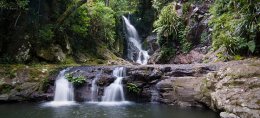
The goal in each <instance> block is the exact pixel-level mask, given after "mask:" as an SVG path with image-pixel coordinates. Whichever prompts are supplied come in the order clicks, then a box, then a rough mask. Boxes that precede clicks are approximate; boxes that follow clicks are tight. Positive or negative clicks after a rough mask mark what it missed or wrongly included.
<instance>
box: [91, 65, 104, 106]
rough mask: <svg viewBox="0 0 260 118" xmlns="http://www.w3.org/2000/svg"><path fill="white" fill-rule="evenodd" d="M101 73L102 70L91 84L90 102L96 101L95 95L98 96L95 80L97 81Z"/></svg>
mask: <svg viewBox="0 0 260 118" xmlns="http://www.w3.org/2000/svg"><path fill="white" fill-rule="evenodd" d="M101 73H102V70H101V71H100V73H99V74H97V75H96V76H95V78H94V79H93V80H92V82H91V102H95V101H97V94H98V86H97V80H98V79H99V76H100V74H101Z"/></svg>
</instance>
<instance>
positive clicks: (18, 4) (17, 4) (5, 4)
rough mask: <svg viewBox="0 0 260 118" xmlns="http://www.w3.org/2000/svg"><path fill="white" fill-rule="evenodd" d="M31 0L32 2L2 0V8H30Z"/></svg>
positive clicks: (0, 6) (26, 0)
mask: <svg viewBox="0 0 260 118" xmlns="http://www.w3.org/2000/svg"><path fill="white" fill-rule="evenodd" d="M29 2H30V1H29V0H12V1H8V0H1V1H0V9H7V10H14V9H16V10H18V9H22V10H28V4H29Z"/></svg>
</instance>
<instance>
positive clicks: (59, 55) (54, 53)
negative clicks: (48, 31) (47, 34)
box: [36, 45, 66, 62]
mask: <svg viewBox="0 0 260 118" xmlns="http://www.w3.org/2000/svg"><path fill="white" fill-rule="evenodd" d="M36 55H37V56H38V57H40V58H42V59H44V60H46V61H50V62H63V61H65V58H66V54H64V52H63V51H62V49H61V47H60V46H59V45H51V46H50V47H48V48H40V49H37V51H36Z"/></svg>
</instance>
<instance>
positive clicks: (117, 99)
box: [101, 67, 127, 105]
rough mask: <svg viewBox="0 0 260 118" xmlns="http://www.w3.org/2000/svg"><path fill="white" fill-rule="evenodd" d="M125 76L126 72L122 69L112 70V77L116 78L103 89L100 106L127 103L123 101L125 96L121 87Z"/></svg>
mask: <svg viewBox="0 0 260 118" xmlns="http://www.w3.org/2000/svg"><path fill="white" fill-rule="evenodd" d="M125 75H126V70H125V68H124V67H116V68H115V69H114V70H113V76H115V77H116V80H115V81H114V82H113V83H112V84H110V85H109V86H108V87H106V88H105V91H104V96H103V97H102V102H101V104H104V105H118V104H125V103H127V101H125V95H124V90H123V85H122V80H123V78H124V77H125Z"/></svg>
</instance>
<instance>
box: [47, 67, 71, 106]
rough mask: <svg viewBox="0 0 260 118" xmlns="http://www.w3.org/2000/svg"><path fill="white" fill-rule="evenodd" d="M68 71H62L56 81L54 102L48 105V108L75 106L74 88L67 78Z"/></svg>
mask: <svg viewBox="0 0 260 118" xmlns="http://www.w3.org/2000/svg"><path fill="white" fill-rule="evenodd" d="M67 71H68V69H64V70H62V71H60V73H59V75H58V76H57V78H56V81H55V93H54V100H53V101H52V102H49V103H47V104H46V105H47V106H65V105H72V104H75V101H74V88H73V85H72V83H70V82H69V81H68V80H67V79H66V77H65V73H66V72H67Z"/></svg>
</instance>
